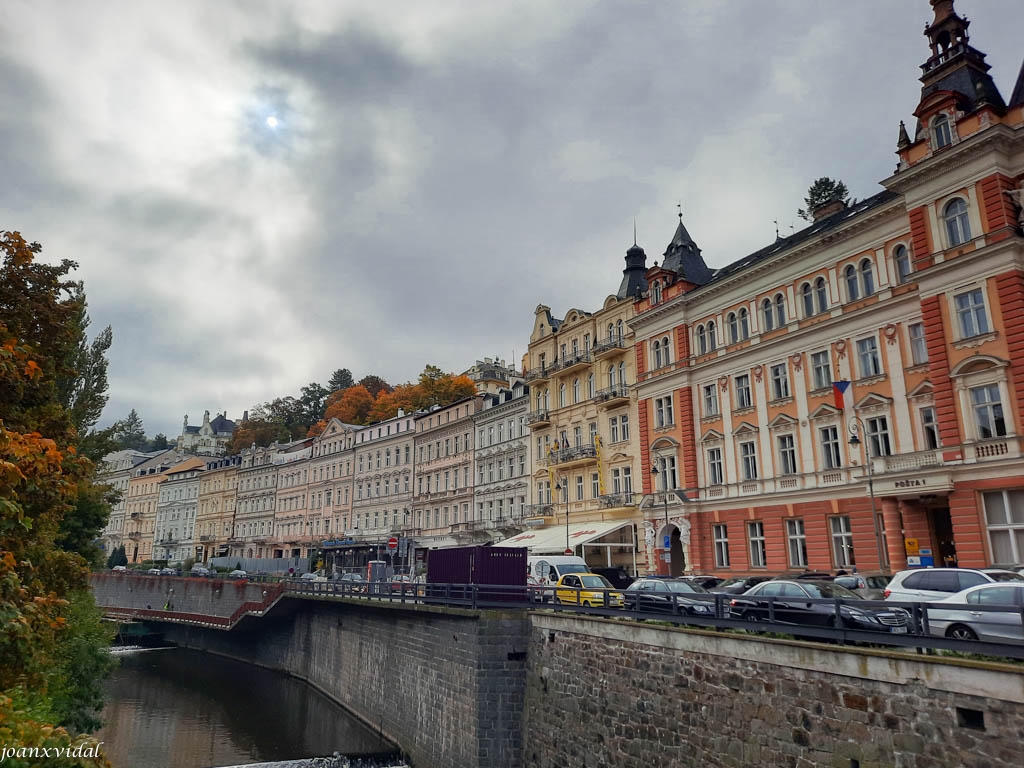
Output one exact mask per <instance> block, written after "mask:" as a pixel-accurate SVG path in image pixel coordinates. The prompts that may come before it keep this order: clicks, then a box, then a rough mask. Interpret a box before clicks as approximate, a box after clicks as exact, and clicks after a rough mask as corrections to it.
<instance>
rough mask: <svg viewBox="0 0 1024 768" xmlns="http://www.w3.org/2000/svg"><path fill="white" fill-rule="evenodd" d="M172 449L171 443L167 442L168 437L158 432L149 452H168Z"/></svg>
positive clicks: (151, 442)
mask: <svg viewBox="0 0 1024 768" xmlns="http://www.w3.org/2000/svg"><path fill="white" fill-rule="evenodd" d="M170 447H171V446H170V443H168V442H167V435H165V434H164V433H163V432H157V433H156V435H155V436H154V437H153V439H152V441H150V443H149V450H151V451H166V450H167V449H168V448H170Z"/></svg>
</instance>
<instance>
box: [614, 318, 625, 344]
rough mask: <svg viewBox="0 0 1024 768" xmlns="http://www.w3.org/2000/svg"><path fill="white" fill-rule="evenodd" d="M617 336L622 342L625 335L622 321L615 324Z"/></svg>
mask: <svg viewBox="0 0 1024 768" xmlns="http://www.w3.org/2000/svg"><path fill="white" fill-rule="evenodd" d="M615 335H616V336H617V337H618V339H619V341H622V338H623V336H624V335H625V326H624V325H623V324H622V321H621V320H619V321H618V322H617V323H615Z"/></svg>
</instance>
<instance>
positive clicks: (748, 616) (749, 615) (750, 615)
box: [740, 611, 761, 621]
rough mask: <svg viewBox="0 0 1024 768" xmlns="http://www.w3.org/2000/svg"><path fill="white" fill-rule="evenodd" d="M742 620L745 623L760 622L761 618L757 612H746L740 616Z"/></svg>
mask: <svg viewBox="0 0 1024 768" xmlns="http://www.w3.org/2000/svg"><path fill="white" fill-rule="evenodd" d="M740 618H741V619H743V620H744V621H760V620H761V619H760V617H759V616H758V615H757V612H756V611H744V612H743V613H741V614H740Z"/></svg>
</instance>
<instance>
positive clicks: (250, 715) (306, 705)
mask: <svg viewBox="0 0 1024 768" xmlns="http://www.w3.org/2000/svg"><path fill="white" fill-rule="evenodd" d="M118 656H119V658H120V660H121V665H120V667H119V668H118V669H116V670H114V673H113V674H112V675H111V677H110V679H109V680H108V681H107V684H106V686H105V688H106V697H107V698H106V700H107V704H106V707H105V709H104V711H103V721H104V726H103V728H102V729H101V730H100V731H99V732H98V733H97V734H96V738H98V739H99V740H101V741H102V742H103V749H104V750H105V752H106V754H107V757H108V758H109V759H110V761H111V763H113V766H114V768H207V766H227V765H238V764H244V763H255V762H261V761H276V760H289V759H299V758H307V757H314V756H321V755H331V754H332V753H334V752H339V753H341V754H342V755H349V756H363V755H381V754H382V753H391V752H393V750H394V747H393V745H391V744H389V743H387V742H382V741H381V739H380V738H379V737H378V736H376V735H375V734H374V732H373V731H371V730H370V729H368V728H367V727H366V726H364V725H363V724H362V723H361V722H360V721H358V720H356V719H355V718H354V717H352V716H351V715H350V714H348V713H347V712H346V711H345V710H344V709H342V708H341V707H339V706H338V705H337V704H335V703H334V702H332V701H331V700H329V699H327V698H326V697H324V696H322V695H321V694H319V693H318V692H317V691H315V690H314V689H313V688H311V687H310V686H308V685H306V684H305V683H303V682H301V681H299V680H296V679H294V678H291V677H288V676H286V675H283V674H280V673H277V672H272V671H270V670H265V669H260V668H258V667H252V666H249V665H247V664H242V663H240V662H235V661H231V660H229V659H223V658H220V657H217V656H211V655H208V654H204V653H199V652H197V651H189V650H186V649H183V648H169V649H157V650H143V651H138V652H129V653H120V654H118Z"/></svg>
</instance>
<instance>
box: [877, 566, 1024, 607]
mask: <svg viewBox="0 0 1024 768" xmlns="http://www.w3.org/2000/svg"><path fill="white" fill-rule="evenodd" d="M997 581H1022V582H1024V576H1021V575H1020V574H1019V573H1014V572H1013V571H1004V570H1002V569H1000V568H912V569H910V570H906V571H900V572H899V573H897V574H896V575H895V576H893V577H892V581H890V582H889V584H888V586H887V587H886V588H885V591H884V592H883V595H884V597H885V599H886V600H895V601H898V602H905V603H910V602H934V601H936V600H942V599H944V598H947V597H949V596H950V595H953V594H956V593H957V592H962V591H963V590H965V589H967V588H968V587H976V586H978V585H980V584H991V583H993V582H997Z"/></svg>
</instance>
